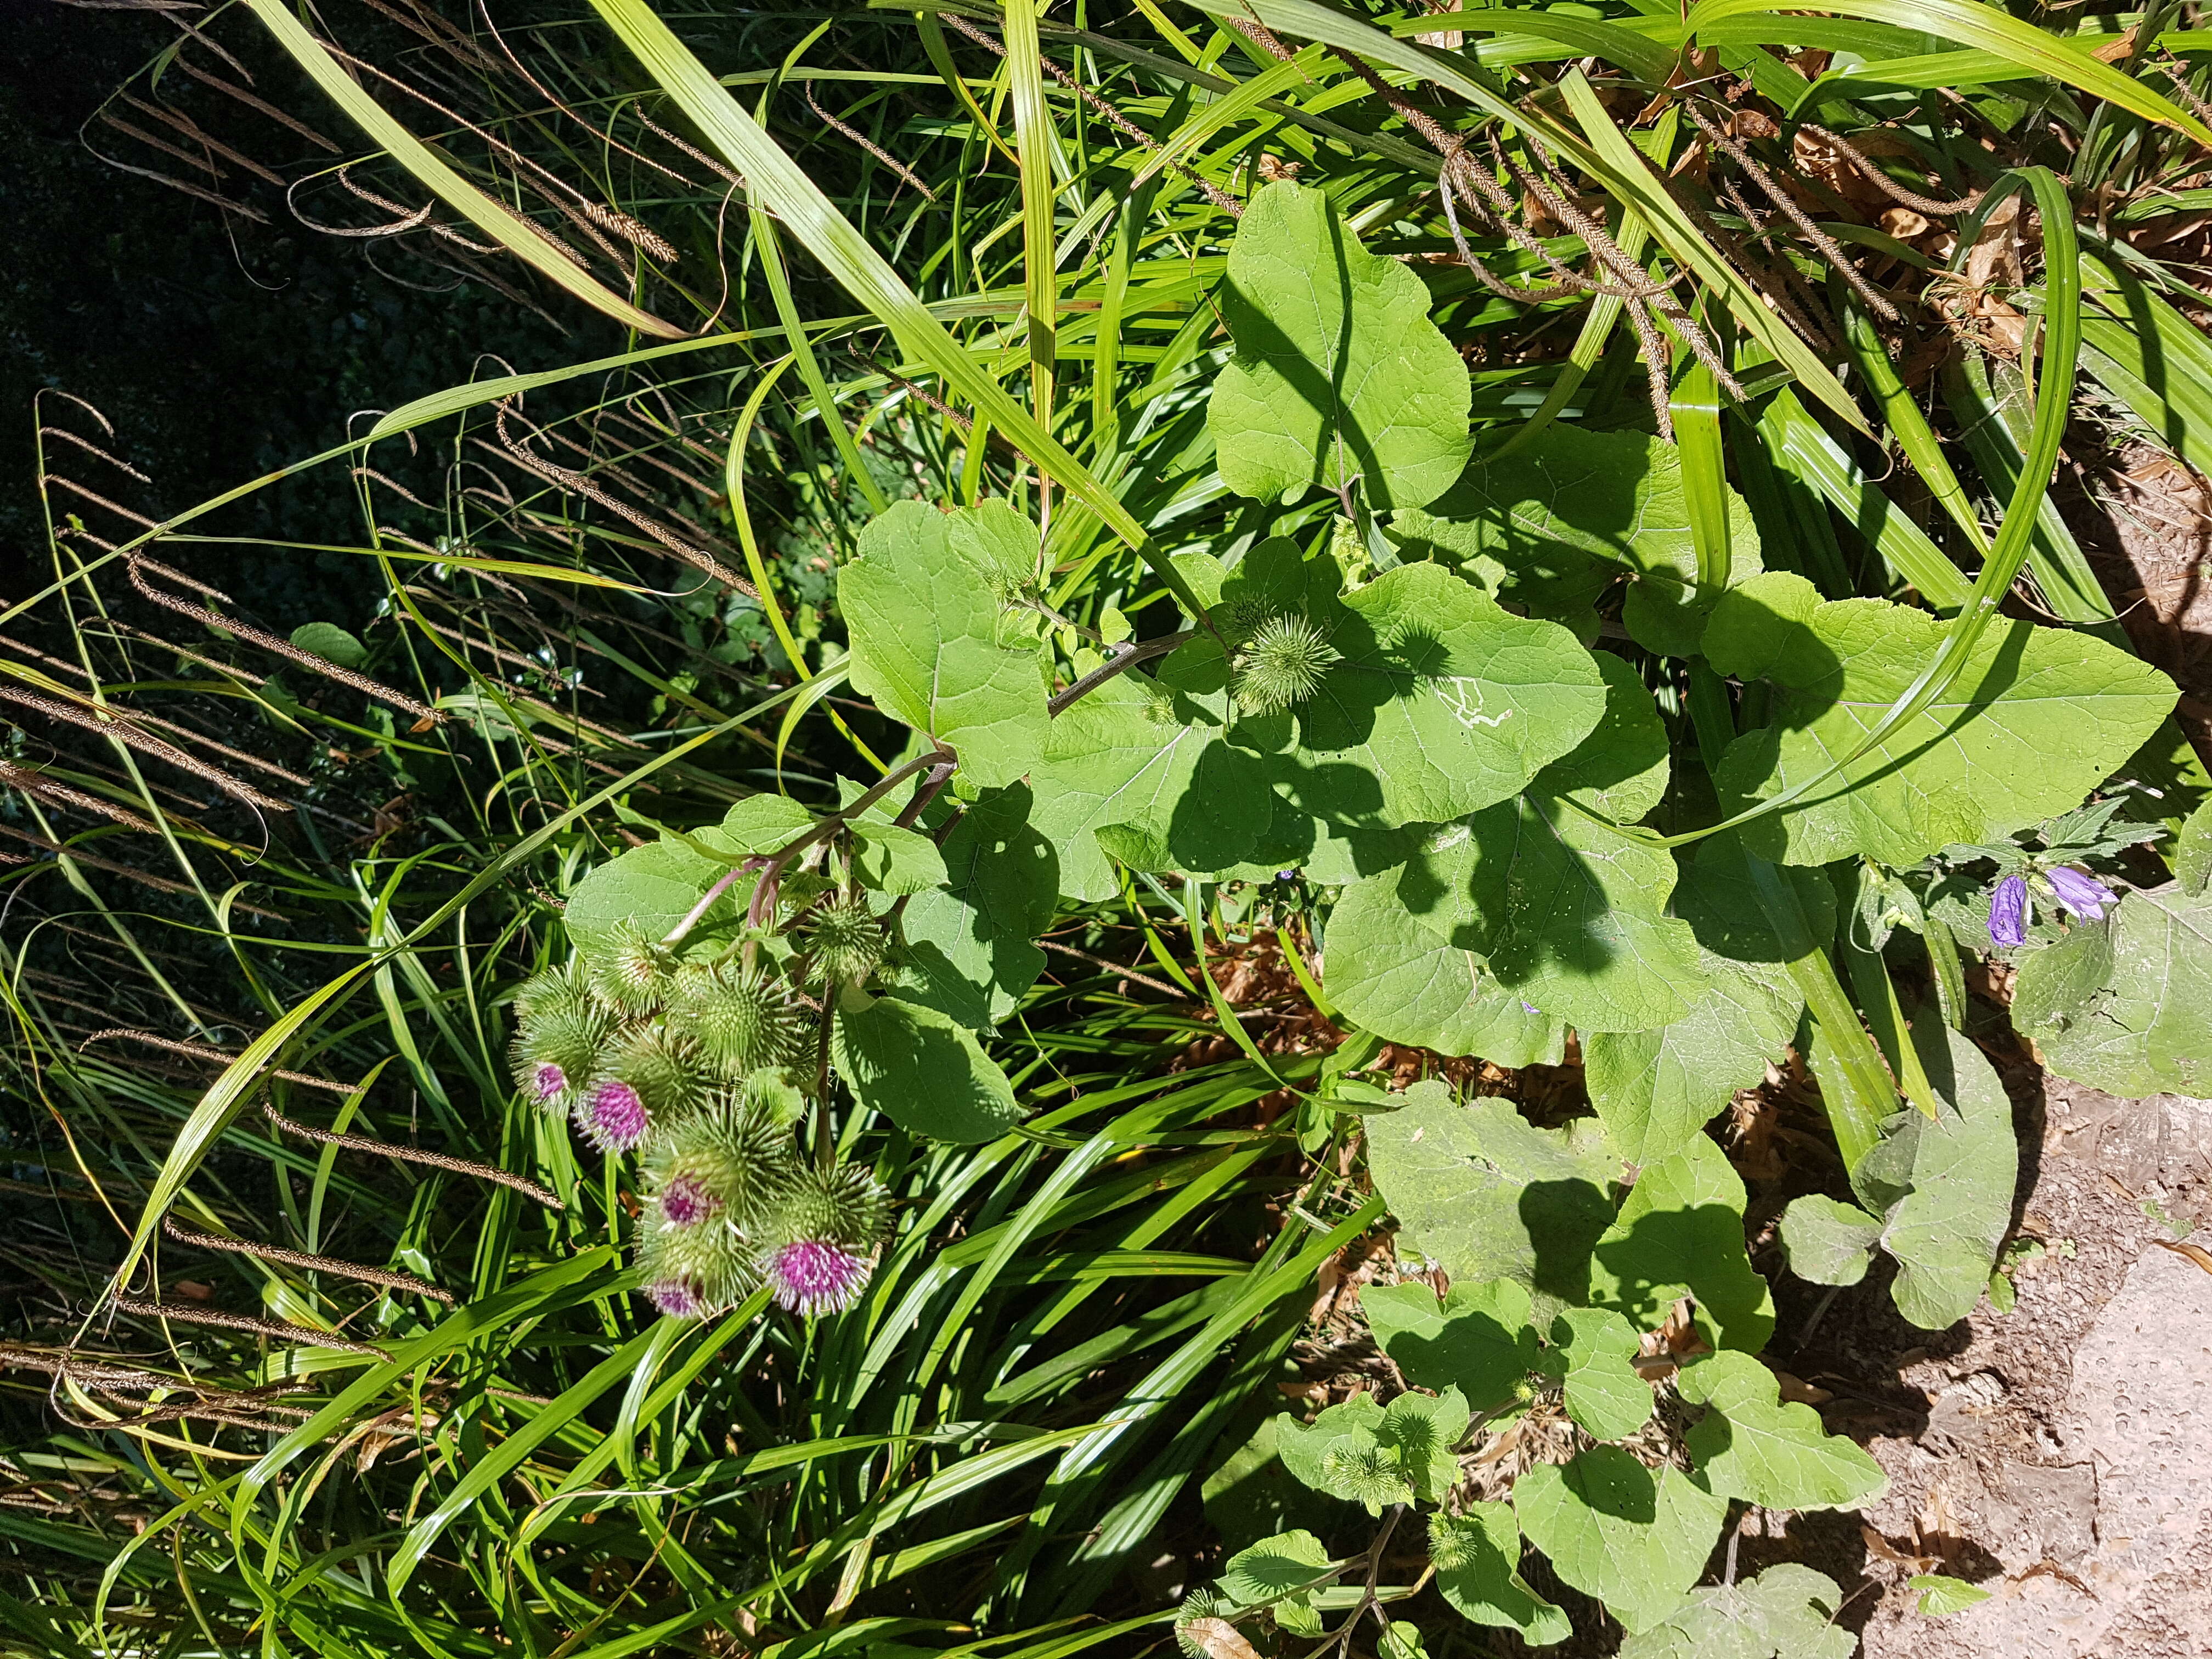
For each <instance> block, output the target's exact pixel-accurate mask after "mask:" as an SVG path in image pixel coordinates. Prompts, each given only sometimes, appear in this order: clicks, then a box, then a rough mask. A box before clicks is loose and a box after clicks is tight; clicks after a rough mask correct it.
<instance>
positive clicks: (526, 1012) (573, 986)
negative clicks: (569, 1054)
mask: <svg viewBox="0 0 2212 1659" xmlns="http://www.w3.org/2000/svg"><path fill="white" fill-rule="evenodd" d="M591 1007H592V993H591V987H589V986H588V985H586V983H585V981H584V972H583V969H582V967H581V965H580V963H574V962H571V963H567V964H566V965H564V966H562V967H559V968H549V969H546V970H545V971H544V973H542V974H534V975H532V976H531V977H530V978H529V979H527V980H525V981H523V983H522V988H521V989H520V990H519V991H517V992H516V993H515V994H514V1017H515V1020H516V1022H517V1023H518V1024H520V1025H521V1026H522V1028H523V1029H524V1030H529V1029H530V1028H531V1027H532V1026H533V1025H535V1024H538V1022H539V1021H541V1020H546V1019H557V1018H562V1017H563V1016H566V1015H569V1014H580V1013H586V1012H590V1010H591Z"/></svg>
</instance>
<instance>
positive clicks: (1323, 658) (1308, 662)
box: [1232, 616, 1340, 714]
mask: <svg viewBox="0 0 2212 1659" xmlns="http://www.w3.org/2000/svg"><path fill="white" fill-rule="evenodd" d="M1339 659H1340V653H1339V652H1338V651H1337V649H1336V647H1334V646H1333V645H1331V644H1330V643H1329V642H1328V636H1327V635H1324V634H1323V633H1322V630H1321V629H1320V628H1319V626H1318V625H1316V623H1314V622H1313V621H1312V620H1311V619H1310V618H1308V617H1300V616H1285V617H1265V618H1262V619H1261V621H1260V622H1259V623H1257V624H1256V625H1255V627H1254V628H1253V629H1252V630H1251V632H1250V633H1249V635H1247V636H1246V638H1245V641H1244V642H1243V644H1242V645H1241V646H1239V647H1237V653H1236V656H1235V658H1234V659H1232V666H1233V667H1234V668H1235V671H1236V679H1235V682H1234V684H1235V689H1236V696H1237V707H1238V708H1242V709H1243V710H1244V711H1245V712H1246V713H1247V714H1280V713H1281V712H1282V711H1283V710H1284V709H1285V708H1291V707H1293V706H1294V705H1296V704H1297V703H1301V702H1304V701H1305V700H1306V699H1307V698H1308V697H1310V696H1313V694H1314V693H1315V692H1316V691H1318V690H1320V689H1321V682H1322V676H1323V675H1325V674H1327V673H1328V671H1329V667H1330V665H1332V664H1334V663H1335V662H1336V661H1338V660H1339Z"/></svg>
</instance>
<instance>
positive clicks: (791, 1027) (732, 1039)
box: [669, 966, 803, 1079]
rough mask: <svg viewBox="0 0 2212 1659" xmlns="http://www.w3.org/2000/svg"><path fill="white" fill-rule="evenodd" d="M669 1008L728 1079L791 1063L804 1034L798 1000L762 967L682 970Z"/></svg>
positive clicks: (703, 1052)
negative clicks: (796, 1001) (794, 999)
mask: <svg viewBox="0 0 2212 1659" xmlns="http://www.w3.org/2000/svg"><path fill="white" fill-rule="evenodd" d="M669 1012H670V1013H671V1017H672V1018H676V1019H678V1020H679V1021H681V1022H682V1024H684V1026H685V1027H686V1028H687V1029H688V1030H690V1033H691V1035H692V1036H694V1037H695V1038H696V1039H697V1041H698V1044H699V1048H700V1052H701V1053H702V1054H704V1055H705V1056H706V1058H707V1061H708V1064H709V1065H710V1066H713V1067H714V1069H715V1070H716V1071H717V1072H719V1073H720V1074H721V1075H722V1076H724V1077H726V1078H732V1079H735V1078H742V1077H744V1076H747V1075H749V1074H750V1073H754V1072H757V1071H761V1070H763V1069H764V1068H766V1067H769V1066H783V1065H787V1064H789V1063H790V1062H791V1060H793V1057H794V1056H795V1055H796V1054H797V1053H798V1050H799V1046H800V1039H801V1037H802V1036H803V1030H802V1026H801V1021H800V1010H799V1006H798V1005H797V1004H796V1003H794V1002H793V1000H792V999H791V995H790V993H789V992H788V991H787V989H786V988H785V987H784V984H783V982H782V981H781V980H779V979H777V978H776V977H775V975H774V974H772V973H770V972H768V971H767V970H765V969H760V968H755V969H750V970H747V969H741V968H735V967H728V966H725V967H716V968H703V967H699V968H684V969H679V970H678V973H677V975H676V981H675V987H674V994H673V995H672V996H671V999H670V1008H669Z"/></svg>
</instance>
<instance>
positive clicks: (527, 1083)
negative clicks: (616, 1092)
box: [512, 973, 615, 1112]
mask: <svg viewBox="0 0 2212 1659" xmlns="http://www.w3.org/2000/svg"><path fill="white" fill-rule="evenodd" d="M516 1006H517V1008H518V1010H519V1012H520V1016H521V1018H520V1021H519V1023H518V1025H517V1029H516V1032H515V1037H514V1042H513V1048H512V1054H513V1061H514V1080H515V1083H516V1085H517V1086H518V1087H520V1089H521V1091H522V1093H523V1097H524V1098H526V1099H527V1100H531V1101H534V1102H535V1103H537V1104H538V1105H540V1106H542V1107H544V1108H545V1109H546V1110H548V1111H553V1112H566V1111H567V1110H568V1109H569V1108H570V1106H571V1105H572V1104H574V1097H575V1095H576V1092H577V1091H579V1090H580V1089H581V1088H582V1087H583V1086H584V1085H586V1083H588V1082H589V1081H590V1080H591V1079H592V1076H593V1074H594V1073H597V1072H598V1070H599V1054H600V1050H601V1049H602V1048H604V1047H605V1044H606V1042H607V1039H608V1037H609V1036H611V1035H612V1034H613V1031H614V1025H615V1022H614V1020H613V1018H612V1017H611V1015H610V1014H609V1013H608V1012H607V1011H606V1010H605V1008H603V1007H602V1006H600V1005H599V1003H597V1002H596V1001H594V1000H592V998H591V997H590V995H588V994H586V992H585V990H584V988H583V985H582V982H581V981H580V979H578V978H577V977H576V976H575V975H572V974H567V973H560V974H546V975H539V976H538V978H537V979H535V980H532V981H530V983H529V984H528V985H526V986H525V987H523V993H522V994H521V995H520V996H518V997H517V998H516Z"/></svg>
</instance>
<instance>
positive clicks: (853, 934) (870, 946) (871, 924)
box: [800, 895, 885, 984]
mask: <svg viewBox="0 0 2212 1659" xmlns="http://www.w3.org/2000/svg"><path fill="white" fill-rule="evenodd" d="M801 930H802V931H801V933H800V942H801V944H802V945H804V946H805V952H806V957H807V960H808V962H809V963H811V965H812V968H813V970H814V972H815V973H816V974H817V975H820V976H821V978H822V980H823V982H824V983H825V984H826V983H828V982H829V981H831V980H844V981H862V980H865V979H866V978H867V977H868V975H871V974H872V973H873V972H875V970H876V969H877V967H878V964H880V963H882V961H883V959H884V943H885V941H884V925H883V923H881V922H880V921H877V920H876V918H875V916H874V915H872V913H871V912H870V911H869V909H868V905H867V901H866V900H865V899H862V898H858V897H846V896H842V895H836V896H831V897H829V898H826V899H823V901H822V902H821V903H819V904H817V905H816V906H815V907H814V908H812V909H811V910H809V911H808V912H807V913H806V916H805V921H804V922H803V923H802V924H801Z"/></svg>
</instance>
